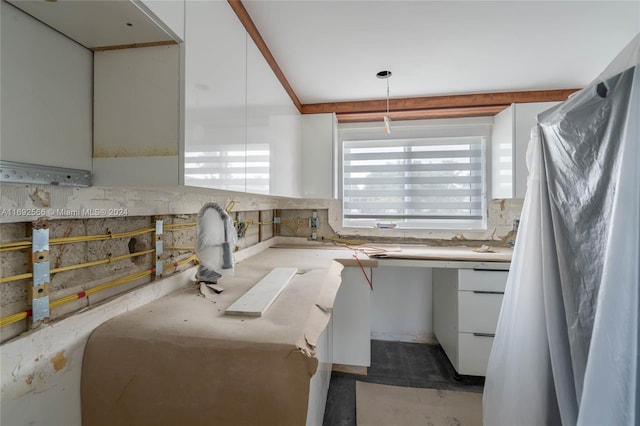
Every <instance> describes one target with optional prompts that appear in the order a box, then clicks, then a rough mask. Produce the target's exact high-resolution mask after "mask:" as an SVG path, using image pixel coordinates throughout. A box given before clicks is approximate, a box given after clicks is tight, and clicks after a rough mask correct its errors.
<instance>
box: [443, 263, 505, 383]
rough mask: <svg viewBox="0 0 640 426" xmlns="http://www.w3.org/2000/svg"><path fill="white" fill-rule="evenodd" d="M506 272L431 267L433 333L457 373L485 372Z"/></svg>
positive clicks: (477, 374)
mask: <svg viewBox="0 0 640 426" xmlns="http://www.w3.org/2000/svg"><path fill="white" fill-rule="evenodd" d="M507 274H508V271H493V270H492V271H486V270H473V269H438V268H435V269H434V270H433V326H434V334H435V336H436V339H438V342H439V343H440V345H441V346H442V348H443V349H444V351H445V353H446V354H447V356H448V357H449V360H450V361H451V364H453V366H454V368H455V369H456V371H457V372H458V373H459V374H466V375H473V376H484V375H485V374H486V371H487V363H488V361H489V354H490V352H491V346H492V344H493V337H494V336H495V332H496V325H497V323H498V316H499V314H500V308H501V306H502V299H503V295H504V288H505V285H506V282H507Z"/></svg>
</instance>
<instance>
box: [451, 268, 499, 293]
mask: <svg viewBox="0 0 640 426" xmlns="http://www.w3.org/2000/svg"><path fill="white" fill-rule="evenodd" d="M508 275H509V271H482V270H474V269H459V270H458V290H478V291H499V292H503V293H504V288H505V285H506V284H507V276H508Z"/></svg>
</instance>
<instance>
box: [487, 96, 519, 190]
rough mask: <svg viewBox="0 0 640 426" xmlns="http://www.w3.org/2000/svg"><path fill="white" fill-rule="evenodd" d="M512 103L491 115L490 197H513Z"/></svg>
mask: <svg viewBox="0 0 640 426" xmlns="http://www.w3.org/2000/svg"><path fill="white" fill-rule="evenodd" d="M513 110H514V108H513V105H512V106H510V107H509V108H507V109H505V110H504V111H502V112H499V113H498V114H496V115H495V116H494V117H493V127H492V129H491V198H493V199H500V198H513V179H514V175H513V164H514V163H513Z"/></svg>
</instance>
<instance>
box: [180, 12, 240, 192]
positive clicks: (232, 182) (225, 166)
mask: <svg viewBox="0 0 640 426" xmlns="http://www.w3.org/2000/svg"><path fill="white" fill-rule="evenodd" d="M185 40H186V41H185V82H184V94H185V112H184V114H185V120H184V122H185V149H184V150H185V158H184V183H185V184H186V185H192V186H201V187H208V188H217V189H225V190H230V191H245V189H246V182H245V179H246V170H245V166H246V165H245V156H246V147H245V144H246V83H247V79H246V68H247V63H246V52H247V34H246V31H245V29H244V27H243V26H242V24H241V23H240V21H239V20H238V18H237V16H236V15H235V13H234V12H233V10H232V9H231V7H230V6H229V5H228V3H227V2H221V1H206V2H205V1H187V2H186V6H185Z"/></svg>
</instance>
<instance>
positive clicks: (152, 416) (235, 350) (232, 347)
mask: <svg viewBox="0 0 640 426" xmlns="http://www.w3.org/2000/svg"><path fill="white" fill-rule="evenodd" d="M346 255H348V252H345V251H344V250H340V249H338V250H314V251H307V250H295V249H294V250H290V249H267V250H265V251H264V252H262V253H260V254H258V255H256V256H253V257H251V258H249V259H247V260H245V261H243V262H240V263H238V264H236V266H235V275H234V276H226V277H223V278H222V279H221V280H220V284H221V285H223V286H224V287H225V291H224V292H223V293H221V294H218V295H215V296H214V297H213V298H205V297H203V296H201V295H200V292H199V288H198V287H197V286H195V285H193V286H188V287H186V288H184V289H181V290H178V291H176V292H174V293H172V294H170V295H168V296H165V297H163V298H161V299H158V300H156V301H154V302H151V303H149V304H147V305H145V306H143V307H141V308H139V309H136V310H134V311H131V312H129V313H127V314H124V315H121V316H118V317H116V318H114V319H112V320H110V321H107V322H106V323H104V324H102V325H101V326H100V327H98V328H97V329H96V330H95V331H94V332H93V333H92V335H91V337H90V338H89V341H88V343H87V346H86V349H85V356H84V361H83V368H82V424H83V425H84V426H94V425H110V426H112V425H115V424H118V425H129V424H131V425H134V424H135V425H177V424H190V425H204V424H207V425H211V424H220V425H223V424H224V425H231V424H243V425H252V424H255V425H271V424H273V425H301V424H304V423H305V419H306V414H307V405H308V396H309V380H310V379H311V377H312V376H313V374H314V373H315V371H316V369H317V367H318V360H317V358H315V356H314V350H315V344H316V342H317V339H318V337H319V336H320V334H321V333H322V332H323V331H324V329H325V328H326V325H327V323H328V321H329V316H330V313H329V310H330V308H331V307H332V306H333V301H334V299H335V295H336V292H337V290H338V287H339V285H340V270H341V269H342V265H340V264H339V263H337V262H335V261H334V260H333V259H334V258H338V257H346ZM276 266H295V267H297V268H298V274H297V275H296V276H295V277H294V278H293V279H292V280H291V282H289V283H288V285H287V286H286V288H285V289H284V291H283V292H282V293H281V294H280V296H279V297H278V298H277V299H276V300H275V302H274V303H273V304H272V305H271V307H270V308H269V310H267V311H266V312H265V314H264V315H263V316H262V317H259V318H255V317H244V316H229V315H225V314H224V311H225V309H226V308H227V307H228V306H229V305H231V304H232V303H233V302H234V301H235V300H236V299H238V298H239V297H240V296H241V295H242V294H244V293H245V292H246V291H247V290H248V289H249V288H251V287H252V286H253V285H254V284H256V283H257V282H258V281H259V280H260V279H261V278H262V277H264V276H265V275H266V274H267V273H268V272H270V271H271V270H272V269H273V268H274V267H276ZM159 285H161V283H160V284H159Z"/></svg>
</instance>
